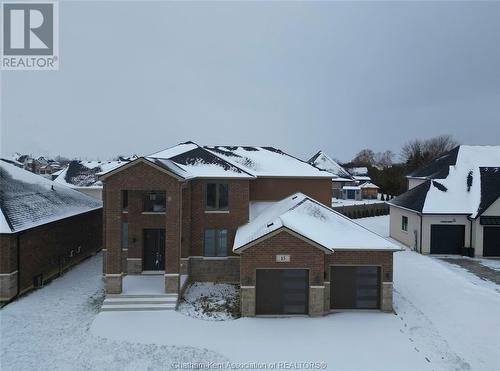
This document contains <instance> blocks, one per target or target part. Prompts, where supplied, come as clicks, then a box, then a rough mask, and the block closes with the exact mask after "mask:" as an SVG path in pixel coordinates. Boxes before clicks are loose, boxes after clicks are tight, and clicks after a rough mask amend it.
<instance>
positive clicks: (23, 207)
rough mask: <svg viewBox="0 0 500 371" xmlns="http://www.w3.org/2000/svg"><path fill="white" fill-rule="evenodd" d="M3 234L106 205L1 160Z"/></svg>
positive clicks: (0, 189)
mask: <svg viewBox="0 0 500 371" xmlns="http://www.w3.org/2000/svg"><path fill="white" fill-rule="evenodd" d="M0 206H1V210H2V213H1V217H0V228H1V229H0V233H16V232H20V231H23V230H26V229H29V228H33V227H37V226H39V225H42V224H46V223H50V222H53V221H56V220H59V219H63V218H67V217H70V216H74V215H77V214H81V213H85V212H88V211H91V210H95V209H99V208H101V207H102V203H101V201H98V200H96V199H94V198H92V197H89V196H87V195H85V194H83V193H80V192H78V191H75V190H73V189H71V188H69V187H66V186H64V185H61V184H58V183H56V182H53V181H51V180H48V179H46V178H44V177H41V176H39V175H36V174H33V173H31V172H29V171H27V170H23V169H20V168H18V167H16V166H14V165H11V164H9V163H7V162H5V161H0Z"/></svg>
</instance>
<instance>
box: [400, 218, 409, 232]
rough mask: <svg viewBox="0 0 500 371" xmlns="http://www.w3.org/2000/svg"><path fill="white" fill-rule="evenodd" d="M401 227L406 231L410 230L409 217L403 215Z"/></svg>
mask: <svg viewBox="0 0 500 371" xmlns="http://www.w3.org/2000/svg"><path fill="white" fill-rule="evenodd" d="M401 229H402V230H403V231H405V232H407V231H408V217H407V216H404V215H403V216H402V217H401Z"/></svg>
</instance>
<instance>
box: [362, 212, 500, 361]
mask: <svg viewBox="0 0 500 371" xmlns="http://www.w3.org/2000/svg"><path fill="white" fill-rule="evenodd" d="M356 221H357V222H358V223H360V224H362V225H364V226H365V227H367V228H369V229H371V230H373V231H375V232H377V233H379V234H381V235H382V236H388V235H389V216H379V217H373V218H364V219H357V220H356ZM483 260H486V259H483ZM394 285H395V287H394V289H395V292H394V307H395V310H396V312H397V313H398V317H399V318H400V320H401V321H402V322H403V323H404V324H405V334H406V335H407V336H408V339H411V340H410V341H411V342H412V344H413V345H414V346H415V348H416V349H418V350H419V353H421V354H422V355H425V356H426V357H428V358H429V359H430V361H431V363H432V364H433V367H435V369H438V370H442V369H443V370H474V371H475V370H484V371H488V370H500V316H499V313H500V293H499V292H498V289H499V287H498V285H495V284H493V283H492V282H486V281H484V280H481V279H479V278H477V277H475V276H474V275H472V274H471V273H469V272H467V271H466V270H465V269H462V268H456V267H455V266H454V265H453V264H448V263H445V262H443V261H441V260H439V259H436V258H433V257H429V256H424V255H420V254H417V253H415V252H412V251H408V250H405V251H402V252H398V253H396V254H394ZM436 364H437V366H436Z"/></svg>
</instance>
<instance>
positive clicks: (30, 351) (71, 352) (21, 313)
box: [0, 254, 227, 371]
mask: <svg viewBox="0 0 500 371" xmlns="http://www.w3.org/2000/svg"><path fill="white" fill-rule="evenodd" d="M101 272H102V257H101V255H100V254H99V255H98V256H95V257H93V258H91V259H88V260H86V261H85V262H83V263H82V264H80V265H79V266H77V267H75V268H74V269H73V270H71V271H70V272H68V273H67V274H65V275H64V276H63V277H61V278H58V279H56V280H54V281H53V282H52V283H50V284H49V285H47V286H46V287H44V288H42V289H40V290H37V291H35V292H33V293H31V294H29V295H27V296H25V297H23V298H21V299H20V300H18V301H16V302H14V303H11V304H9V305H7V306H5V307H4V308H2V309H0V349H1V353H0V369H1V370H2V371H11V370H12V371H24V370H26V371H33V370H40V371H58V370H60V371H70V370H71V371H80V370H82V371H83V370H87V371H93V370H106V371H108V370H111V371H114V370H116V371H122V370H126V371H128V370H130V371H135V370H155V371H156V370H169V369H170V365H171V363H172V362H189V361H199V362H200V361H224V360H227V358H225V357H224V356H222V355H220V354H217V353H215V352H213V351H211V350H207V349H201V348H194V347H192V346H189V345H186V346H162V345H161V344H140V343H132V342H126V341H113V340H110V339H104V338H99V337H98V336H96V335H94V334H92V333H91V332H90V327H91V324H92V321H93V320H94V319H95V318H96V315H97V313H98V311H99V307H100V305H101V303H102V300H103V298H104V297H103V285H102V280H101ZM193 321H196V320H193ZM195 333H196V332H195ZM195 333H193V336H194V334H195Z"/></svg>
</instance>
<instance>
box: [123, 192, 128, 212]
mask: <svg viewBox="0 0 500 371" xmlns="http://www.w3.org/2000/svg"><path fill="white" fill-rule="evenodd" d="M122 211H128V191H122Z"/></svg>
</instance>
